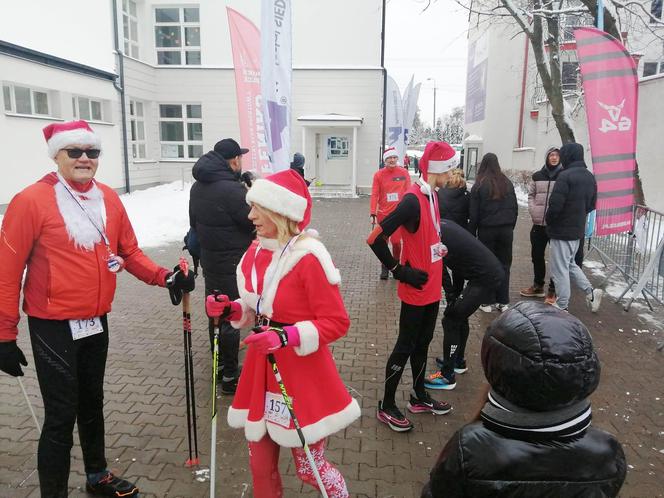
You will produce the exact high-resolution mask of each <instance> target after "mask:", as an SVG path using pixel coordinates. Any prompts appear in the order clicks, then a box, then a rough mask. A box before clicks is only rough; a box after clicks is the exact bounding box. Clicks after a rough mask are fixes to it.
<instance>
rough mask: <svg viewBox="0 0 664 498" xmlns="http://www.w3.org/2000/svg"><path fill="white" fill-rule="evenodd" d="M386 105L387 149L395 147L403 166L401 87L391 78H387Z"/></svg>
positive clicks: (403, 144) (404, 148) (404, 147)
mask: <svg viewBox="0 0 664 498" xmlns="http://www.w3.org/2000/svg"><path fill="white" fill-rule="evenodd" d="M386 98H387V101H386V105H385V148H388V147H394V148H395V149H396V150H397V152H398V153H399V164H403V158H404V155H405V153H406V145H405V143H404V140H403V103H402V102H401V92H399V85H397V82H396V81H394V78H392V77H391V76H388V77H387V94H386Z"/></svg>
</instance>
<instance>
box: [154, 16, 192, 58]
mask: <svg viewBox="0 0 664 498" xmlns="http://www.w3.org/2000/svg"><path fill="white" fill-rule="evenodd" d="M154 12H155V27H154V34H155V46H156V47H157V64H160V65H187V66H198V65H200V64H201V26H200V17H199V9H198V7H168V8H165V7H159V8H156V9H155V11H154Z"/></svg>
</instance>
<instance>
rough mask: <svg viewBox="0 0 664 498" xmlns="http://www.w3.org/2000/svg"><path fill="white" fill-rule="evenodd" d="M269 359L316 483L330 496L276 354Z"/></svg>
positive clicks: (256, 331) (255, 329)
mask: <svg viewBox="0 0 664 498" xmlns="http://www.w3.org/2000/svg"><path fill="white" fill-rule="evenodd" d="M268 330H269V329H268ZM253 331H254V333H260V332H263V329H262V328H261V327H254V329H253ZM267 361H269V362H270V365H271V366H272V372H273V373H274V377H275V378H276V379H277V384H279V390H280V391H281V397H282V398H284V403H286V407H287V408H288V413H290V416H291V418H292V419H293V425H294V426H295V430H296V431H297V435H298V437H299V438H300V442H301V443H302V448H303V449H304V453H305V454H306V455H307V460H308V461H309V465H310V466H311V470H312V471H313V473H314V477H315V478H316V483H317V484H318V490H319V491H320V494H321V495H322V496H323V498H328V496H327V491H325V487H324V486H323V480H322V479H321V478H320V473H319V472H318V467H316V462H315V461H314V457H313V456H312V455H311V450H310V449H309V445H308V444H307V440H306V439H304V434H303V433H302V428H301V427H300V423H299V422H298V420H297V417H296V416H295V411H294V410H293V402H292V401H291V398H290V396H289V395H288V392H286V386H285V385H284V381H283V379H282V378H281V373H280V372H279V368H278V367H277V360H276V359H275V358H274V355H273V354H272V353H269V354H268V355H267Z"/></svg>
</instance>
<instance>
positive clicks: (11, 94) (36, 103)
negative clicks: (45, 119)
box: [2, 84, 51, 116]
mask: <svg viewBox="0 0 664 498" xmlns="http://www.w3.org/2000/svg"><path fill="white" fill-rule="evenodd" d="M2 95H3V98H4V101H5V111H7V112H15V113H16V114H26V115H35V116H50V115H51V114H50V112H49V110H50V106H49V95H48V92H47V91H46V90H36V89H34V88H29V87H27V86H20V85H11V84H4V85H3V86H2Z"/></svg>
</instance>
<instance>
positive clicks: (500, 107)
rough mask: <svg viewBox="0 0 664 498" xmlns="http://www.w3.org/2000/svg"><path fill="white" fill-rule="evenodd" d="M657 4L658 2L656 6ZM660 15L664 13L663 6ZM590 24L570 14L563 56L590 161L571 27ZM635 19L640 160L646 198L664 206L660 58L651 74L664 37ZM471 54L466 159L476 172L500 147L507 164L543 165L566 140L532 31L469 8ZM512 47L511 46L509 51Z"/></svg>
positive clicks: (630, 39)
mask: <svg viewBox="0 0 664 498" xmlns="http://www.w3.org/2000/svg"><path fill="white" fill-rule="evenodd" d="M657 1H660V3H659V5H660V6H661V0H653V5H655V7H656V2H657ZM655 10H656V8H655ZM660 16H661V13H660ZM574 22H576V23H577V24H578V25H588V24H589V23H590V20H589V19H586V18H577V19H571V20H568V25H567V27H566V28H565V29H563V30H562V31H563V33H562V36H563V39H562V40H561V48H560V58H561V61H560V62H561V66H562V68H561V69H562V84H563V92H564V94H566V103H567V104H568V121H569V122H570V123H571V125H572V127H573V130H574V135H575V138H576V141H577V142H578V143H581V144H583V145H584V147H585V149H586V154H585V158H586V163H587V164H588V165H589V166H590V167H592V161H591V154H590V147H589V141H588V132H587V122H586V115H585V109H584V107H583V99H582V98H581V99H579V95H580V92H579V91H578V90H579V89H580V85H579V81H580V78H579V77H578V71H577V68H578V62H577V56H576V44H575V42H574V38H573V35H572V28H573V25H574ZM656 30H660V36H661V35H664V28H662V27H657V26H651V27H650V28H649V29H644V28H643V27H642V26H641V27H639V25H638V24H637V25H636V27H635V28H634V30H633V31H632V32H627V33H625V34H624V35H625V38H626V44H627V45H626V46H627V49H628V50H629V51H630V53H632V54H634V57H635V59H636V60H638V67H637V72H638V75H639V114H638V118H639V119H638V128H637V132H638V135H637V161H638V164H639V172H640V177H641V180H642V184H643V187H644V193H645V198H646V203H647V204H648V205H649V206H650V207H652V208H654V209H657V210H660V211H664V198H662V197H661V196H659V195H657V194H656V190H657V189H658V188H659V186H661V185H664V168H662V167H661V161H662V157H663V154H664V141H662V136H663V134H664V127H662V126H661V124H659V123H661V117H660V116H661V114H659V113H658V110H661V109H662V105H664V104H663V103H662V95H664V73H662V74H660V73H659V71H660V67H661V71H664V65H662V64H659V63H658V65H657V72H656V73H655V74H653V67H654V66H653V65H652V62H653V61H659V60H660V59H661V60H662V61H664V57H662V47H663V46H662V44H661V41H660V42H659V43H654V42H653V39H654V38H655V37H654V35H653V31H655V32H656ZM468 45H469V57H468V64H469V66H468V77H467V92H468V95H467V103H466V125H465V133H466V139H465V141H464V148H465V158H466V160H465V163H466V164H465V166H466V171H467V173H468V175H469V177H471V178H472V177H473V176H474V174H475V171H476V168H477V166H478V165H479V161H480V160H481V158H482V155H483V154H484V153H487V152H493V153H495V154H497V155H498V158H499V160H500V164H501V167H502V168H503V169H515V170H532V171H534V170H537V169H539V168H541V167H542V166H543V165H544V156H545V153H546V150H547V149H548V148H549V147H552V146H560V135H559V134H558V130H557V128H556V125H555V122H554V120H553V117H552V115H551V106H550V105H549V103H548V101H547V99H546V95H545V93H544V90H543V88H542V86H541V82H540V80H539V77H538V74H537V68H536V65H535V58H534V54H533V51H532V48H531V46H530V43H529V42H528V40H527V38H526V35H525V34H524V33H522V32H521V30H520V29H519V27H518V25H517V24H516V22H514V21H512V20H511V19H510V18H501V19H500V20H499V21H498V22H496V21H492V22H487V21H486V19H485V20H483V21H482V20H480V21H479V22H478V19H477V17H476V16H475V17H474V16H471V23H470V31H469V43H468ZM506 54H509V55H508V56H506Z"/></svg>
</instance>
